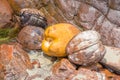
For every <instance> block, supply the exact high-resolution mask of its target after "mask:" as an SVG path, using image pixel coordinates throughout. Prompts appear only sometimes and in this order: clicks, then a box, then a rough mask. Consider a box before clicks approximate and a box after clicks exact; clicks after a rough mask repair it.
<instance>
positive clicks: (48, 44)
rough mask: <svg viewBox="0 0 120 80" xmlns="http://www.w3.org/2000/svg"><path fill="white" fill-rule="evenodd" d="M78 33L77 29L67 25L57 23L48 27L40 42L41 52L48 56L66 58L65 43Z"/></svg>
mask: <svg viewBox="0 0 120 80" xmlns="http://www.w3.org/2000/svg"><path fill="white" fill-rule="evenodd" d="M79 32H80V30H79V29H78V28H77V27H75V26H73V25H71V24H68V23H59V24H55V25H52V26H50V27H48V28H47V29H46V30H45V34H44V39H43V42H42V50H43V52H44V53H45V54H47V55H49V56H56V57H64V56H66V52H65V48H66V45H67V43H68V42H69V41H70V40H71V38H72V37H73V36H75V35H76V34H78V33H79Z"/></svg>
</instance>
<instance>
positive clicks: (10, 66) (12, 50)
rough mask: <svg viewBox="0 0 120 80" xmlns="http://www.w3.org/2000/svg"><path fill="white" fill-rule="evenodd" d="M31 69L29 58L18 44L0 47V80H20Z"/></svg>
mask: <svg viewBox="0 0 120 80" xmlns="http://www.w3.org/2000/svg"><path fill="white" fill-rule="evenodd" d="M31 68H32V65H31V63H30V59H29V56H28V54H27V53H26V52H25V51H24V50H23V49H22V48H21V47H20V46H19V44H12V45H8V44H2V45H1V46H0V80H1V79H2V80H3V79H5V80H16V79H17V80H18V79H19V80H22V78H25V77H26V76H27V72H26V69H31Z"/></svg>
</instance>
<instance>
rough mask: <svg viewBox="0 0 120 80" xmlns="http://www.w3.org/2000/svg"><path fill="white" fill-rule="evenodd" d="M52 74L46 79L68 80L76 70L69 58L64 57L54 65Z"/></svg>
mask: <svg viewBox="0 0 120 80" xmlns="http://www.w3.org/2000/svg"><path fill="white" fill-rule="evenodd" d="M51 71H52V76H50V77H48V78H47V79H46V80H66V79H67V78H68V77H69V76H70V75H72V74H74V73H75V72H76V70H75V67H74V66H73V65H72V64H71V63H70V62H69V61H68V60H67V59H62V60H61V61H59V62H57V63H55V64H54V65H53V67H52V70H51Z"/></svg>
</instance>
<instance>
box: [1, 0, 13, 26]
mask: <svg viewBox="0 0 120 80" xmlns="http://www.w3.org/2000/svg"><path fill="white" fill-rule="evenodd" d="M12 14H13V12H12V9H11V7H10V5H9V3H8V2H7V0H0V28H3V27H8V26H6V25H7V24H9V26H10V24H11V19H12Z"/></svg>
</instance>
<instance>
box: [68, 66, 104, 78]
mask: <svg viewBox="0 0 120 80" xmlns="http://www.w3.org/2000/svg"><path fill="white" fill-rule="evenodd" d="M68 80H106V79H105V74H104V73H100V72H95V71H91V70H89V69H85V68H80V69H79V70H78V73H77V75H75V76H74V77H73V78H72V79H71V78H70V79H68Z"/></svg>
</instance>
